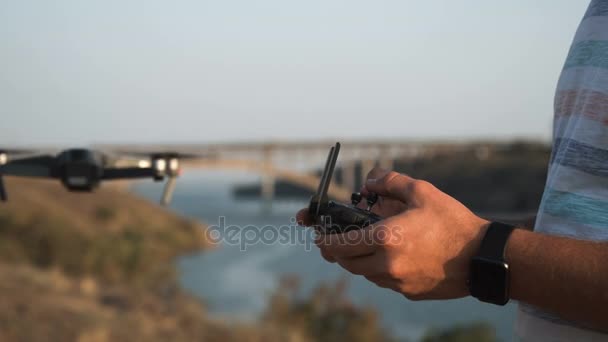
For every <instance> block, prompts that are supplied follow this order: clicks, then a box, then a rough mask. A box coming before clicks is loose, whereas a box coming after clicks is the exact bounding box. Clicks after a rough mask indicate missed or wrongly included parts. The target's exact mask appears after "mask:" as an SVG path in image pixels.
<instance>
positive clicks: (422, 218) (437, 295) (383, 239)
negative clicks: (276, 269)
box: [298, 169, 489, 300]
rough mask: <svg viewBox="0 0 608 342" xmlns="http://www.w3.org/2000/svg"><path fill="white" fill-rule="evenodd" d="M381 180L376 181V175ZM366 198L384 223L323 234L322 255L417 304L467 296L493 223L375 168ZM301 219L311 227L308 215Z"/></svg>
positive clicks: (426, 188)
mask: <svg viewBox="0 0 608 342" xmlns="http://www.w3.org/2000/svg"><path fill="white" fill-rule="evenodd" d="M376 175H378V176H380V177H379V178H375V176H376ZM362 192H363V194H364V195H365V194H367V193H369V192H375V193H377V194H378V195H379V196H380V198H381V200H380V201H379V203H380V206H378V207H377V208H375V209H374V212H375V213H377V214H379V215H381V216H384V217H385V219H384V220H383V221H381V222H378V223H377V224H375V225H374V226H372V227H368V228H365V229H361V230H354V231H350V232H347V233H344V234H332V235H320V236H319V237H318V239H317V245H318V246H319V247H320V249H321V253H322V254H323V256H324V257H325V258H326V259H327V260H329V261H332V262H333V261H335V262H337V263H338V264H340V265H341V266H342V267H343V268H345V269H346V270H348V271H350V272H351V273H354V274H358V275H362V276H365V277H366V278H367V279H368V280H370V281H372V282H374V283H375V284H377V285H378V286H381V287H386V288H390V289H393V290H395V291H397V292H400V293H402V294H404V295H405V296H406V297H408V298H410V299H414V300H419V299H448V298H458V297H463V296H467V295H468V294H469V291H468V289H467V286H466V282H467V279H468V274H469V265H470V261H471V258H472V257H473V255H474V254H475V252H476V251H477V249H478V247H479V244H480V243H481V239H482V237H483V234H484V232H485V229H486V227H487V225H488V224H489V222H488V221H486V220H484V219H482V218H479V217H477V216H475V215H474V214H473V213H472V212H471V211H470V210H468V209H467V208H466V207H465V206H464V205H462V204H461V203H460V202H458V201H456V200H455V199H453V198H452V197H450V196H448V195H446V194H445V193H443V192H441V191H439V190H438V189H437V188H435V187H434V186H433V185H431V184H430V183H427V182H424V181H420V180H415V179H413V178H410V177H408V176H405V175H402V174H399V173H396V172H385V171H381V170H379V169H375V170H373V171H372V172H370V177H368V180H367V182H366V185H365V188H364V189H363V191H362ZM298 220H299V221H300V222H303V223H304V224H310V220H309V218H308V217H307V212H306V211H300V213H298Z"/></svg>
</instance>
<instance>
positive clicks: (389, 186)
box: [365, 172, 417, 202]
mask: <svg viewBox="0 0 608 342" xmlns="http://www.w3.org/2000/svg"><path fill="white" fill-rule="evenodd" d="M416 182H417V181H416V180H415V179H413V178H411V177H409V176H406V175H404V174H401V173H397V172H389V173H388V174H386V175H385V176H384V177H382V178H377V179H375V178H370V179H368V180H367V181H366V183H365V188H366V189H367V190H368V191H369V192H374V193H376V194H378V195H379V196H384V197H389V198H394V199H398V200H400V201H402V202H412V201H413V200H414V199H415V198H414V197H415V193H414V188H415V184H416Z"/></svg>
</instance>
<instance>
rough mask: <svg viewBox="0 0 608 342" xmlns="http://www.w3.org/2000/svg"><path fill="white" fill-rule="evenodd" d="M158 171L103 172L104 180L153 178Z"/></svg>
mask: <svg viewBox="0 0 608 342" xmlns="http://www.w3.org/2000/svg"><path fill="white" fill-rule="evenodd" d="M155 175H156V170H154V169H152V168H140V167H132V168H109V169H104V170H103V176H102V180H114V179H134V178H153V177H154V176H155Z"/></svg>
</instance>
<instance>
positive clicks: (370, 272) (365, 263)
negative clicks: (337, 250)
mask: <svg viewBox="0 0 608 342" xmlns="http://www.w3.org/2000/svg"><path fill="white" fill-rule="evenodd" d="M336 261H337V262H338V264H339V265H340V266H342V268H344V269H345V270H347V271H349V272H350V273H352V274H357V275H362V276H379V275H381V274H383V273H385V272H384V271H383V269H384V265H383V263H384V258H383V257H382V256H380V253H374V254H371V255H368V256H360V257H355V258H336Z"/></svg>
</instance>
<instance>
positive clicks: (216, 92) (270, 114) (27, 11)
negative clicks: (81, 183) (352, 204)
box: [0, 0, 589, 146]
mask: <svg viewBox="0 0 608 342" xmlns="http://www.w3.org/2000/svg"><path fill="white" fill-rule="evenodd" d="M588 3H589V2H588V1H586V0H584V1H581V0H570V1H567V0H535V1H530V0H510V1H497V0H442V1H423V0H417V1H408V0H395V1H389V0H382V1H380V0H374V1H371V0H369V1H357V0H306V1H290V0H256V1H253V0H241V1H236V0H216V1H204V0H199V1H195V0H191V1H152V0H146V1H144V0H137V1H124V0H116V1H96V2H94V3H93V2H92V1H80V0H73V1H68V0H53V1H47V0H40V1H31V0H8V1H7V0H2V1H0V61H1V64H0V115H1V119H2V123H1V126H0V127H2V133H0V145H11V146H12V145H32V144H33V145H40V144H53V145H68V144H73V145H74V144H79V145H84V144H88V143H93V142H141V143H146V142H196V141H200V142H207V141H231V140H263V139H315V138H334V137H347V138H348V137H350V138H358V137H365V138H374V137H378V138H387V137H399V138H403V139H424V138H487V137H496V138H509V137H527V138H541V139H548V138H549V137H550V129H551V116H552V109H553V94H554V90H555V85H556V82H557V78H558V76H559V72H560V70H561V68H562V65H563V62H564V59H565V57H566V54H567V51H568V48H569V45H570V42H571V40H572V37H573V35H574V32H575V29H576V27H577V25H578V23H579V22H580V20H581V18H582V15H583V14H584V11H585V9H586V7H587V5H588Z"/></svg>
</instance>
